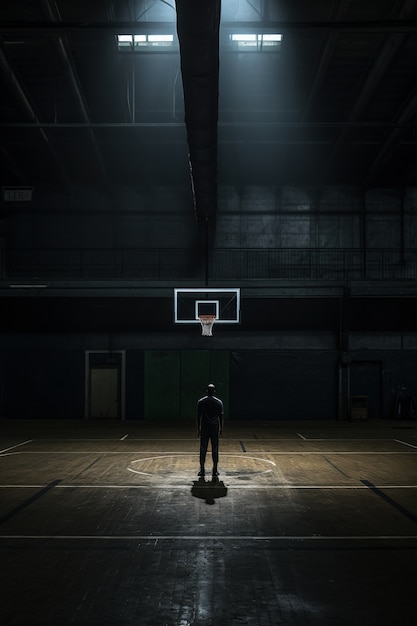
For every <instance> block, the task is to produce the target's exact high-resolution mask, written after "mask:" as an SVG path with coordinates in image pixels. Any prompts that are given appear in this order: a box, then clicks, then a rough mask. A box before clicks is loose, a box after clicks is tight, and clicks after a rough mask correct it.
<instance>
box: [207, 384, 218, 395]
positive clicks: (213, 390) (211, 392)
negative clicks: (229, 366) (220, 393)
mask: <svg viewBox="0 0 417 626" xmlns="http://www.w3.org/2000/svg"><path fill="white" fill-rule="evenodd" d="M215 393H216V387H215V386H214V385H213V383H209V384H208V385H207V394H208V395H209V396H214V394H215Z"/></svg>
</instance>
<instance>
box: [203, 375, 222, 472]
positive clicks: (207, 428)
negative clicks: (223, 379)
mask: <svg viewBox="0 0 417 626" xmlns="http://www.w3.org/2000/svg"><path fill="white" fill-rule="evenodd" d="M215 393H216V388H215V386H214V385H213V384H212V383H210V384H209V385H208V386H207V395H206V396H204V398H200V400H199V401H198V402H197V433H198V436H199V437H200V471H199V472H198V475H199V476H205V473H206V472H205V469H204V465H205V462H206V454H207V448H208V442H209V441H211V454H212V457H213V478H215V477H216V476H218V475H219V473H218V471H217V463H218V460H219V436H220V435H221V434H222V432H223V402H222V401H221V400H220V399H219V398H216V397H215V395H214V394H215Z"/></svg>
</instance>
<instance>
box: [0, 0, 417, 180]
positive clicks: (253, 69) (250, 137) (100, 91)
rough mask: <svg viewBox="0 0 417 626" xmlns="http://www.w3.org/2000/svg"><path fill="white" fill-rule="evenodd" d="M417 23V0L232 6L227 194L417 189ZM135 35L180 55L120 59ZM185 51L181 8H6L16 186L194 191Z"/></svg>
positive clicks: (1, 60)
mask: <svg viewBox="0 0 417 626" xmlns="http://www.w3.org/2000/svg"><path fill="white" fill-rule="evenodd" d="M201 1H202V0H201ZM209 1H210V0H209ZM211 1H212V3H213V4H215V3H216V0H211ZM187 2H188V3H189V5H191V4H194V5H195V6H196V5H199V2H197V0H194V3H193V2H192V0H185V1H184V0H182V2H181V3H180V2H179V4H182V5H186V4H187ZM204 2H205V3H206V4H207V0H204ZM204 2H203V4H204ZM416 20H417V1H416V0H314V1H313V0H296V1H294V0H223V2H222V5H221V24H220V46H219V49H220V57H219V58H220V71H219V106H218V127H217V147H218V149H217V173H218V182H219V184H221V185H242V184H253V185H258V184H265V185H270V184H274V185H317V186H319V185H360V186H364V187H369V186H409V185H416V184H417V132H416V123H417V81H416V77H417V35H416V32H417V31H416V27H417V21H416ZM205 25H206V24H204V25H202V26H205ZM202 31H204V28H202ZM193 32H194V36H195V33H196V32H197V33H198V32H199V31H198V29H197V30H194V31H193ZM127 33H135V34H141V33H142V34H157V33H173V34H174V36H175V43H174V46H173V47H172V48H169V49H162V51H161V49H152V50H149V49H142V50H140V51H137V52H136V51H135V52H129V51H127V50H124V51H120V50H119V49H118V45H117V35H118V34H127ZM233 33H235V34H236V33H252V34H254V33H256V34H260V33H282V35H283V39H282V43H281V45H280V46H277V47H276V48H274V49H266V48H264V49H262V50H261V49H257V50H256V51H254V50H252V51H249V50H247V49H245V50H242V49H238V48H236V49H235V48H232V46H231V43H230V35H231V34H233ZM176 37H177V35H176V7H175V0H113V1H112V0H2V1H1V5H0V91H1V98H0V166H1V172H0V176H1V181H0V182H1V185H2V186H13V185H27V186H35V185H38V186H39V185H45V186H58V187H65V186H72V185H89V186H103V185H106V186H107V185H109V186H114V187H121V186H135V187H136V186H140V185H148V184H165V185H171V184H172V185H176V184H180V185H183V184H187V181H188V175H189V173H188V157H187V152H188V146H187V133H186V129H185V125H184V97H183V85H182V78H181V65H180V62H181V59H180V51H179V46H178V41H177V39H176ZM194 44H195V45H197V47H198V42H197V41H194ZM184 50H186V52H185V53H184V54H188V55H190V56H191V58H188V59H187V62H189V61H192V60H193V58H192V55H193V48H192V46H191V47H188V48H187V47H186V48H184ZM199 54H200V55H201V54H202V55H203V56H202V57H201V58H203V57H204V50H203V51H201V50H200V51H199ZM183 61H184V59H183ZM196 65H198V64H196ZM197 78H198V77H197ZM204 98H205V95H204V91H201V93H200V103H201V106H203V105H204V102H205V100H204ZM192 106H193V107H195V106H197V108H199V106H198V105H196V103H195V102H193V104H192ZM211 115H212V121H213V120H214V119H215V115H214V113H213V111H212V112H211ZM216 122H217V120H216Z"/></svg>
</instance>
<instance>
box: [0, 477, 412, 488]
mask: <svg viewBox="0 0 417 626" xmlns="http://www.w3.org/2000/svg"><path fill="white" fill-rule="evenodd" d="M226 481H227V477H226ZM209 485H210V483H209ZM47 486H48V485H46V484H43V485H0V489H42V488H44V487H47ZM225 487H227V488H228V489H236V490H239V491H240V490H244V489H252V490H266V489H317V490H319V489H334V490H343V489H362V490H368V489H369V488H368V487H367V486H366V485H364V484H355V485H291V484H283V485H242V484H240V483H239V484H230V483H228V482H226V483H225ZM375 487H376V488H378V489H417V485H375ZM191 488H192V485H191V484H183V485H172V484H166V482H165V483H154V482H150V483H149V484H147V485H143V484H142V485H76V484H74V485H72V484H62V483H60V484H57V485H55V489H169V490H170V491H171V490H172V489H191Z"/></svg>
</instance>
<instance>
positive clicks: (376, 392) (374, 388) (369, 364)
mask: <svg viewBox="0 0 417 626" xmlns="http://www.w3.org/2000/svg"><path fill="white" fill-rule="evenodd" d="M349 395H350V398H353V397H354V396H366V397H367V398H368V417H369V418H371V419H372V418H381V417H382V363H380V362H379V361H353V362H352V364H351V366H350V394H349Z"/></svg>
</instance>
